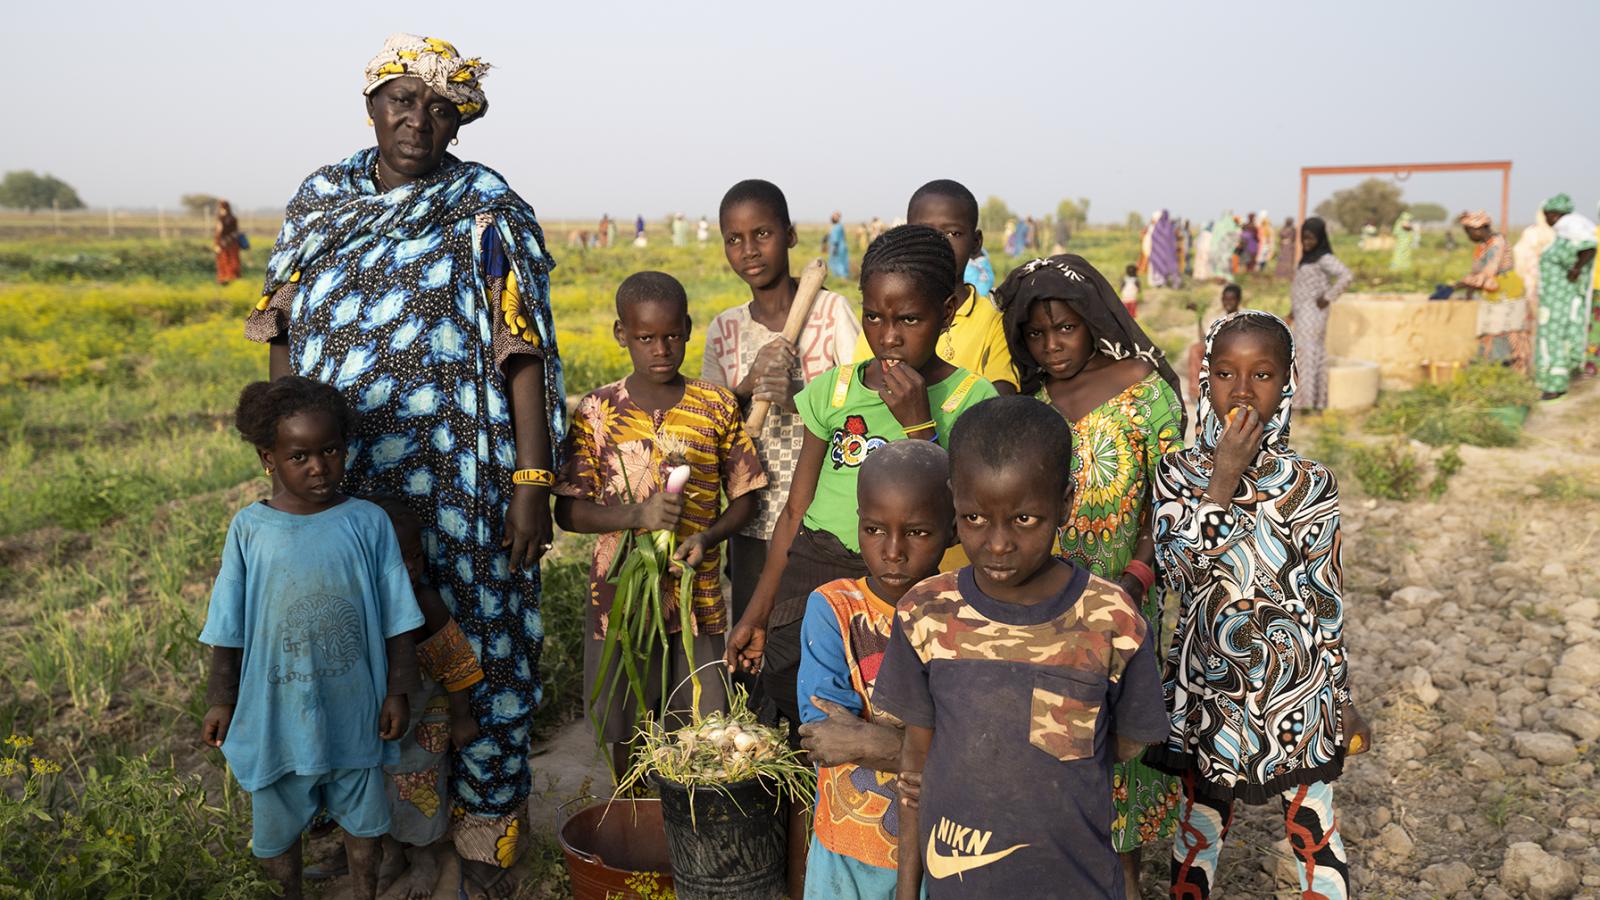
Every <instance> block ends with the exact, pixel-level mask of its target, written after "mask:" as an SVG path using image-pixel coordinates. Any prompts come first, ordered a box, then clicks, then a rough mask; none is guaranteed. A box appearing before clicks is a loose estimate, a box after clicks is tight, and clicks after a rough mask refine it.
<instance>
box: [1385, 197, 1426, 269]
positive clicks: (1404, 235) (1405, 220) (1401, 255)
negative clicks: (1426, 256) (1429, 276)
mask: <svg viewBox="0 0 1600 900" xmlns="http://www.w3.org/2000/svg"><path fill="white" fill-rule="evenodd" d="M1389 233H1390V234H1392V235H1394V252H1393V253H1392V254H1391V255H1390V256H1389V271H1391V272H1409V271H1411V261H1412V258H1413V257H1414V256H1416V253H1417V244H1418V243H1419V242H1420V241H1421V240H1422V232H1420V231H1418V230H1417V225H1416V223H1415V222H1413V221H1412V220H1411V213H1408V212H1403V213H1401V214H1400V217H1399V218H1398V219H1395V220H1394V227H1393V228H1391V229H1390V232H1389Z"/></svg>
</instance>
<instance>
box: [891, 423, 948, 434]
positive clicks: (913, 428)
mask: <svg viewBox="0 0 1600 900" xmlns="http://www.w3.org/2000/svg"><path fill="white" fill-rule="evenodd" d="M938 427H939V423H938V422H935V421H934V420H932V419H929V420H928V421H926V422H923V423H922V424H921V425H908V426H907V427H905V428H902V429H900V430H901V431H902V432H904V433H905V434H907V435H910V434H911V432H913V431H921V430H922V429H924V428H938Z"/></svg>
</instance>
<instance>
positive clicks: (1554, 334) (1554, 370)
mask: <svg viewBox="0 0 1600 900" xmlns="http://www.w3.org/2000/svg"><path fill="white" fill-rule="evenodd" d="M1572 210H1573V207H1572V198H1571V197H1569V196H1567V195H1566V194H1557V195H1555V196H1554V197H1551V198H1550V199H1549V200H1546V201H1545V203H1544V210H1543V212H1544V220H1545V221H1546V222H1548V223H1549V224H1550V227H1551V228H1553V229H1555V240H1554V241H1552V242H1551V243H1550V246H1549V247H1548V248H1546V249H1545V251H1544V253H1542V254H1540V256H1539V328H1538V332H1537V333H1536V334H1535V336H1534V351H1533V380H1534V383H1535V384H1537V385H1538V386H1539V390H1540V391H1541V394H1540V399H1541V400H1554V399H1556V398H1558V397H1561V396H1563V395H1565V394H1566V393H1567V389H1568V387H1570V386H1571V383H1572V377H1573V376H1574V375H1576V374H1578V373H1579V372H1581V371H1582V367H1583V364H1584V355H1585V353H1586V351H1587V347H1588V340H1589V329H1590V327H1591V323H1592V320H1593V313H1592V311H1591V310H1592V304H1591V300H1592V292H1593V289H1594V285H1593V284H1592V283H1591V280H1590V279H1591V278H1592V277H1593V273H1592V271H1591V267H1592V266H1593V265H1594V252H1595V245H1596V242H1595V224H1594V223H1593V222H1591V221H1589V220H1588V219H1586V218H1584V217H1583V216H1580V215H1578V214H1577V213H1575V212H1573V211H1572Z"/></svg>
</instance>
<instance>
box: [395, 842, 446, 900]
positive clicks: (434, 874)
mask: <svg viewBox="0 0 1600 900" xmlns="http://www.w3.org/2000/svg"><path fill="white" fill-rule="evenodd" d="M406 856H407V857H409V858H410V860H411V868H410V869H409V870H408V871H407V872H406V877H404V878H402V879H400V892H399V894H398V896H400V897H401V898H403V900H428V898H430V897H432V896H433V887H434V884H435V883H437V882H438V880H439V863H438V861H437V860H435V859H434V858H433V848H432V847H407V848H406Z"/></svg>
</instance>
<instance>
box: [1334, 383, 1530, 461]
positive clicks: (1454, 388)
mask: <svg viewBox="0 0 1600 900" xmlns="http://www.w3.org/2000/svg"><path fill="white" fill-rule="evenodd" d="M1538 396H1539V392H1538V389H1537V388H1535V387H1534V386H1533V384H1532V382H1530V381H1529V380H1528V379H1527V378H1526V377H1525V376H1523V375H1519V374H1518V373H1516V372H1513V371H1512V370H1510V369H1507V368H1505V367H1503V366H1492V365H1481V364H1480V365H1471V366H1468V367H1467V368H1466V369H1464V370H1463V371H1462V372H1461V373H1460V374H1458V375H1457V376H1456V377H1455V378H1454V379H1453V380H1451V381H1450V382H1449V383H1447V384H1442V385H1437V384H1424V385H1421V386H1419V387H1416V388H1414V389H1412V390H1409V391H1399V392H1394V393H1385V394H1383V396H1382V397H1380V398H1379V400H1378V408H1377V409H1376V410H1374V411H1373V413H1372V414H1371V415H1370V416H1368V417H1367V422H1366V425H1367V428H1369V429H1370V430H1372V431H1376V432H1379V433H1384V434H1403V435H1406V436H1408V437H1412V438H1415V439H1416V440H1419V441H1422V442H1423V443H1425V444H1428V445H1430V446H1434V447H1442V446H1446V445H1450V444H1469V445H1471V446H1475V447H1512V446H1516V444H1517V443H1518V442H1519V441H1520V440H1521V437H1522V427H1521V425H1520V419H1518V418H1517V417H1516V415H1515V413H1514V412H1513V411H1514V410H1517V409H1519V408H1521V407H1526V406H1529V405H1531V404H1532V403H1533V401H1535V400H1537V399H1538Z"/></svg>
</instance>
